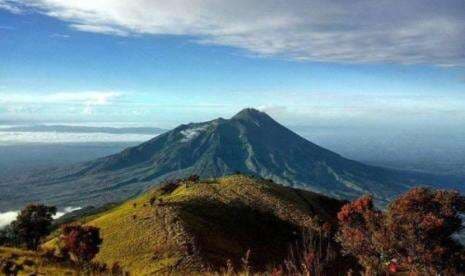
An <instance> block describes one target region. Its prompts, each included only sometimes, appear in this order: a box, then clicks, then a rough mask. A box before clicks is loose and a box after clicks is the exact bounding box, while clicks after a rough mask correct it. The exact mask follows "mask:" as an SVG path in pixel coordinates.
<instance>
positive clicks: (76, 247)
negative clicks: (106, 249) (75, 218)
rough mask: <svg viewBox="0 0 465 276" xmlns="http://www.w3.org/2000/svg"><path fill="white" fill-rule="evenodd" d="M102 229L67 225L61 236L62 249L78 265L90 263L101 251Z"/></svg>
mask: <svg viewBox="0 0 465 276" xmlns="http://www.w3.org/2000/svg"><path fill="white" fill-rule="evenodd" d="M101 244H102V239H101V238H100V229H99V228H97V227H93V226H81V225H66V226H64V227H63V228H62V234H61V236H60V246H61V249H62V250H63V251H64V252H65V253H67V254H69V256H70V259H71V260H72V261H74V262H76V263H77V264H78V265H84V264H86V263H89V262H90V261H91V260H92V259H93V258H94V257H95V255H97V253H98V252H99V250H100V245H101Z"/></svg>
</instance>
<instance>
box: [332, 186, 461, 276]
mask: <svg viewBox="0 0 465 276" xmlns="http://www.w3.org/2000/svg"><path fill="white" fill-rule="evenodd" d="M463 212H465V198H464V197H463V196H461V195H460V194H459V193H458V192H455V191H443V190H431V189H427V188H414V189H412V190H410V191H408V192H407V193H405V194H404V195H402V196H400V197H399V198H397V199H396V200H394V201H393V202H392V203H391V204H390V205H389V207H388V209H387V210H386V212H382V211H380V210H377V209H376V208H375V207H374V206H373V201H372V199H371V197H362V198H360V199H358V200H355V201H353V202H352V203H349V204H347V205H345V206H343V208H342V209H341V211H340V212H339V214H338V219H339V231H338V234H337V239H338V241H339V242H340V243H341V245H342V247H343V249H344V250H345V252H346V253H350V254H352V255H353V256H355V257H357V258H358V260H359V262H360V264H361V265H362V266H364V267H365V269H366V271H367V273H368V274H372V273H374V272H376V271H383V270H386V269H389V270H391V271H392V270H396V269H397V268H396V266H399V267H401V268H404V269H406V270H408V271H410V272H417V273H420V274H437V273H452V274H457V273H461V272H464V271H465V250H464V248H463V246H462V245H460V243H459V242H457V241H456V240H454V239H453V238H452V236H453V234H454V233H457V232H458V231H460V230H461V229H462V221H461V219H460V213H463Z"/></svg>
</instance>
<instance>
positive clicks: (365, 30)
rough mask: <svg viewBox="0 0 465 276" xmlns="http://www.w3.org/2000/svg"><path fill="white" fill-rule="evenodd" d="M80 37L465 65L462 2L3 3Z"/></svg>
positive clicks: (0, 2)
mask: <svg viewBox="0 0 465 276" xmlns="http://www.w3.org/2000/svg"><path fill="white" fill-rule="evenodd" d="M0 8H3V9H6V10H9V11H12V12H19V11H20V10H26V11H28V12H31V11H32V12H39V13H42V14H45V15H48V16H51V17H54V18H57V19H60V20H63V21H65V22H68V23H69V26H70V27H71V28H73V29H75V30H79V31H85V32H93V33H102V34H109V35H118V36H129V35H140V34H149V35H184V36H188V37H192V39H193V41H195V42H196V43H201V44H213V45H223V46H232V47H236V48H239V49H244V50H247V51H248V52H249V53H253V54H256V55H260V56H282V57H285V58H291V59H295V60H310V61H320V62H340V63H400V64H435V65H440V66H456V65H464V64H465V42H464V39H463V37H465V1H462V0H443V1H437V0H409V1H404V0H379V1H371V0H354V1H338V0H337V1H326V0H289V1H281V0H268V1H259V0H236V1H227V0H171V1H158V0H155V1H149V0H107V1H95V0H0Z"/></svg>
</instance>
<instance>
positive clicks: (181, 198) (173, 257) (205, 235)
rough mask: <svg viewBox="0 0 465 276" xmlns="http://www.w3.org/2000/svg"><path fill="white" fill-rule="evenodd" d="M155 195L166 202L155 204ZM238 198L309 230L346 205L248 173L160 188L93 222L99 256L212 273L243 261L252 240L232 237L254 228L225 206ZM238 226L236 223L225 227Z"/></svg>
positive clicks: (157, 269) (135, 266)
mask: <svg viewBox="0 0 465 276" xmlns="http://www.w3.org/2000/svg"><path fill="white" fill-rule="evenodd" d="M151 198H155V199H156V200H157V201H160V202H161V203H160V204H156V205H155V206H151V204H150V199H151ZM207 203H212V204H210V205H209V204H207ZM237 204H240V206H242V207H244V206H245V207H247V208H250V210H254V211H257V212H260V213H263V214H272V215H273V216H276V219H277V220H279V221H283V222H285V223H289V224H290V225H296V226H302V227H310V228H314V227H317V226H316V223H315V216H318V217H319V220H324V221H328V220H332V219H333V218H334V213H335V212H336V210H337V209H338V208H339V207H340V202H339V201H336V200H332V199H328V198H327V197H324V196H321V195H318V194H314V193H310V192H306V191H297V190H295V189H292V188H287V187H283V186H280V185H277V184H274V183H271V182H269V181H266V180H260V179H256V178H251V177H247V176H243V175H235V176H228V177H223V178H220V179H215V180H207V181H202V182H200V183H193V182H188V181H185V182H181V183H180V185H179V186H178V187H177V188H176V189H175V190H173V191H170V192H167V193H164V192H162V190H161V189H159V188H158V189H154V190H152V191H150V192H148V193H146V194H144V195H143V196H141V197H139V198H136V199H133V200H130V201H127V202H126V203H124V204H122V205H121V206H119V207H116V208H114V209H113V210H110V211H108V212H106V213H105V214H103V215H101V216H100V217H98V218H96V219H94V220H92V221H90V222H89V223H88V224H90V225H93V226H97V227H99V228H100V229H101V234H102V237H103V244H102V248H101V251H100V253H99V254H98V255H97V257H96V259H95V260H96V261H98V262H103V263H107V264H108V265H110V266H111V265H112V263H114V262H119V263H120V265H121V266H122V267H123V268H124V269H126V270H129V271H131V272H133V273H135V274H136V275H143V274H151V273H166V272H173V271H184V272H187V271H188V272H194V271H205V270H206V269H208V267H207V266H206V265H205V264H206V263H210V264H215V265H224V266H226V261H225V258H233V259H234V258H236V259H237V257H238V256H243V255H244V254H245V252H246V251H247V248H246V247H245V246H246V245H244V244H241V242H238V241H236V240H234V239H232V237H228V235H229V234H231V235H236V236H235V238H243V237H244V235H246V234H247V231H249V230H250V229H246V228H244V229H241V228H242V227H247V226H243V225H234V222H235V219H236V218H231V213H230V210H227V209H226V206H235V205H237ZM232 212H233V213H232V214H236V213H235V212H236V211H235V210H232ZM237 215H240V214H237ZM223 216H224V218H223ZM231 219H232V220H231ZM238 221H239V222H241V220H238ZM246 222H247V221H246ZM241 223H242V222H241ZM231 227H236V228H237V229H226V228H231ZM251 227H255V226H253V225H252V226H251ZM282 227H286V225H284V226H282ZM283 231H284V230H283ZM270 242H271V241H270ZM199 243H201V244H202V246H200V247H201V248H200V249H198V250H201V251H205V252H200V254H196V253H198V252H189V251H190V250H191V251H192V250H194V249H193V248H195V247H196V246H197V245H198V244H199ZM243 243H246V241H244V242H243ZM218 254H219V255H218Z"/></svg>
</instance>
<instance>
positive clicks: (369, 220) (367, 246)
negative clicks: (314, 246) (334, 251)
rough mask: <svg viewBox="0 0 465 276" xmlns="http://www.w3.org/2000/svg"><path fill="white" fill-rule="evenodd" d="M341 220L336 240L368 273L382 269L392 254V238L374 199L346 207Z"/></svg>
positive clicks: (362, 199) (342, 210) (339, 217)
mask: <svg viewBox="0 0 465 276" xmlns="http://www.w3.org/2000/svg"><path fill="white" fill-rule="evenodd" d="M337 217H338V220H339V225H340V227H339V231H338V233H337V236H336V239H337V240H338V241H339V242H340V243H341V245H342V247H343V249H344V251H345V252H346V253H350V254H352V255H353V256H355V257H356V258H357V259H358V261H359V263H360V264H361V265H362V266H363V267H364V268H365V270H366V272H367V274H371V273H373V272H374V271H378V270H380V268H381V266H382V263H383V261H384V260H385V259H386V258H389V255H390V254H389V251H390V250H389V249H390V239H389V237H387V236H386V228H385V226H384V214H383V212H381V211H379V210H376V208H375V207H374V205H373V199H372V198H371V197H370V196H365V197H362V198H359V199H357V200H355V201H353V202H351V203H349V204H346V205H344V206H343V207H342V209H341V211H340V212H339V213H338V216H337Z"/></svg>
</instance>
